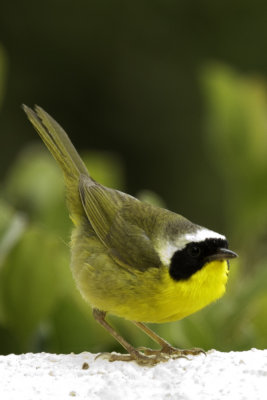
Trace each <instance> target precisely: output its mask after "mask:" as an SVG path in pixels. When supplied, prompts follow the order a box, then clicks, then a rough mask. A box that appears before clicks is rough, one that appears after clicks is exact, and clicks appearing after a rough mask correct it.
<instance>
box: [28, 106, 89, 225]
mask: <svg viewBox="0 0 267 400" xmlns="http://www.w3.org/2000/svg"><path fill="white" fill-rule="evenodd" d="M22 108H23V110H24V111H25V113H26V114H27V117H28V118H29V120H30V122H31V123H32V125H33V126H34V128H35V130H36V131H37V133H38V134H39V136H40V137H41V139H42V140H43V142H44V143H45V145H46V147H47V148H48V150H49V151H50V153H51V154H52V155H53V157H54V158H55V160H56V161H57V162H58V164H59V165H60V167H61V168H62V170H63V173H64V179H65V185H66V196H67V205H68V208H69V211H70V216H71V219H72V220H73V222H74V223H76V222H78V221H77V219H79V218H80V217H81V215H84V210H83V207H82V203H81V199H80V194H79V179H80V176H81V175H86V176H89V173H88V170H87V168H86V166H85V164H84V163H83V161H82V159H81V158H80V156H79V154H78V153H77V151H76V149H75V147H74V146H73V144H72V143H71V141H70V139H69V137H68V135H67V134H66V132H65V131H64V130H63V129H62V128H61V126H60V125H59V124H58V123H57V122H56V121H55V120H54V119H53V118H52V117H51V116H50V115H49V114H47V113H46V112H45V111H44V110H43V109H42V108H41V107H38V106H35V111H34V110H32V109H31V108H29V107H27V106H25V105H23V106H22Z"/></svg>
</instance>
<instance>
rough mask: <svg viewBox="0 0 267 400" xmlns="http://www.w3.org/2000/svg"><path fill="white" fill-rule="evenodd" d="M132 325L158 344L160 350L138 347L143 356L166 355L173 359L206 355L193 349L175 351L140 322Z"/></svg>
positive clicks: (197, 349) (200, 350)
mask: <svg viewBox="0 0 267 400" xmlns="http://www.w3.org/2000/svg"><path fill="white" fill-rule="evenodd" d="M133 323H134V324H135V325H136V326H137V327H138V328H140V329H142V331H143V332H145V333H146V334H147V335H148V336H149V337H150V338H151V339H152V340H154V342H156V343H158V344H159V345H160V346H161V349H160V350H152V349H147V348H145V347H140V348H139V350H141V351H142V352H143V353H144V354H147V355H152V354H155V355H156V354H167V355H169V356H174V357H175V358H176V357H177V358H179V357H186V356H187V355H198V354H200V353H204V354H206V353H205V351H204V350H202V349H199V348H193V349H188V350H182V349H177V348H176V347H173V346H172V345H171V344H170V343H168V342H167V341H166V340H164V339H162V337H160V336H159V335H157V334H156V333H155V332H154V331H152V330H151V329H149V328H148V327H147V326H146V325H145V324H143V323H142V322H137V321H133Z"/></svg>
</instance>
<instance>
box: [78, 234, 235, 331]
mask: <svg viewBox="0 0 267 400" xmlns="http://www.w3.org/2000/svg"><path fill="white" fill-rule="evenodd" d="M79 243H80V244H81V241H79ZM88 245H89V246H88ZM89 249H91V251H90V250H89ZM227 271H228V267H227V263H226V262H225V261H214V262H212V263H210V264H208V265H206V266H205V267H203V268H202V269H201V270H200V271H198V272H196V273H195V274H194V275H193V276H191V277H190V278H189V279H188V280H185V281H178V282H177V281H174V280H173V279H172V278H171V277H170V275H169V273H168V269H167V268H166V267H161V268H150V269H148V270H146V271H140V270H136V269H131V268H129V269H127V268H122V267H120V266H119V265H118V264H116V263H115V262H114V261H113V260H112V259H111V258H110V257H109V256H108V254H107V253H106V252H105V249H104V248H103V245H102V244H101V243H99V241H98V240H96V239H93V238H90V240H89V241H87V243H86V246H83V245H81V246H80V247H79V246H78V247H77V246H75V247H74V251H73V257H72V272H73V276H74V278H75V280H76V283H77V286H78V288H79V290H80V292H81V294H82V295H83V297H84V298H85V300H86V301H87V302H89V303H90V304H91V306H92V307H95V308H98V309H100V310H103V311H107V312H109V313H112V314H114V315H117V316H119V317H123V318H125V319H128V320H135V321H142V322H155V323H160V322H168V321H175V320H179V319H181V318H184V317H186V316H187V315H190V314H192V313H194V312H196V311H197V310H199V309H201V308H203V307H205V306H206V305H208V304H209V303H211V302H212V301H214V300H216V299H217V298H219V297H221V296H222V295H223V294H224V292H225V284H226V281H227Z"/></svg>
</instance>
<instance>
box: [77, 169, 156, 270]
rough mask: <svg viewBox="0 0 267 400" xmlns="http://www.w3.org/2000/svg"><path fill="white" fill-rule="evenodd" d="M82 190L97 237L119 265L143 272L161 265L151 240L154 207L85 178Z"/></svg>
mask: <svg viewBox="0 0 267 400" xmlns="http://www.w3.org/2000/svg"><path fill="white" fill-rule="evenodd" d="M79 190H80V196H81V200H82V204H83V207H84V210H85V213H86V215H87V217H88V219H89V221H90V223H91V225H92V227H93V229H94V231H95V233H96V235H97V236H98V237H99V239H100V240H101V241H102V243H103V244H104V245H105V246H106V247H107V248H108V250H109V253H110V255H111V257H112V258H113V259H114V260H115V261H116V262H118V263H119V264H121V265H123V266H124V267H125V266H128V267H130V268H135V269H138V270H141V271H145V270H146V269H148V268H151V267H154V268H157V267H159V266H160V259H159V256H158V254H157V253H156V251H155V249H154V246H153V244H152V242H151V239H150V237H149V232H150V231H151V228H153V227H152V226H151V224H153V223H155V222H156V220H155V215H154V214H153V212H152V208H151V206H149V205H148V204H145V203H141V202H140V201H139V200H137V199H135V198H134V197H131V196H129V195H127V194H125V193H122V192H119V191H117V190H113V189H108V188H106V187H104V186H102V185H100V184H98V183H96V182H93V181H92V180H90V178H88V177H87V176H85V175H81V179H80V185H79Z"/></svg>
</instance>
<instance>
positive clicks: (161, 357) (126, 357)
mask: <svg viewBox="0 0 267 400" xmlns="http://www.w3.org/2000/svg"><path fill="white" fill-rule="evenodd" d="M97 358H103V359H105V360H108V361H110V362H114V361H135V362H136V363H137V364H138V365H142V366H147V367H153V366H154V365H156V364H159V363H160V362H166V361H168V359H169V358H170V357H169V356H168V355H167V354H164V353H160V352H158V353H155V354H152V353H151V354H147V355H146V354H142V353H141V352H139V351H135V352H134V353H132V354H117V353H100V354H98V355H97V356H96V357H95V359H97Z"/></svg>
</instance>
